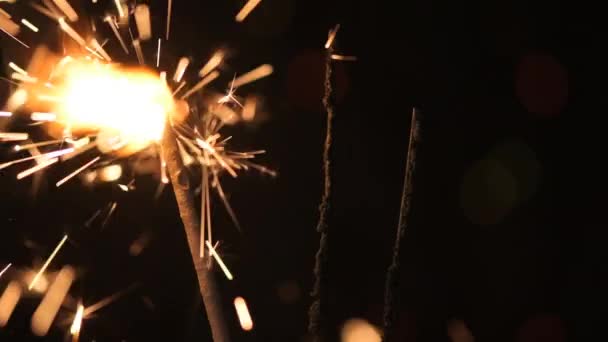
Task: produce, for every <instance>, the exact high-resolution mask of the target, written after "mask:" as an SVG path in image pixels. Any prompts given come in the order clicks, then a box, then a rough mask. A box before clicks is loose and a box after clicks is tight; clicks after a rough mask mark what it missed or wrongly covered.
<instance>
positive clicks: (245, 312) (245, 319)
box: [234, 297, 253, 331]
mask: <svg viewBox="0 0 608 342" xmlns="http://www.w3.org/2000/svg"><path fill="white" fill-rule="evenodd" d="M234 308H235V309H236V314H237V316H238V318H239V323H240V324H241V328H242V329H243V330H245V331H249V330H251V329H253V320H252V319H251V314H250V313H249V309H248V308H247V302H246V301H245V299H244V298H243V297H236V298H235V299H234Z"/></svg>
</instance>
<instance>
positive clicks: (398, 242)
mask: <svg viewBox="0 0 608 342" xmlns="http://www.w3.org/2000/svg"><path fill="white" fill-rule="evenodd" d="M419 119H420V117H419V113H418V111H417V110H416V109H415V108H414V110H413V112H412V123H411V126H410V141H409V146H408V149H407V165H406V167H405V179H404V182H403V194H402V197H401V208H400V210H399V224H398V226H397V237H396V238H395V245H394V247H393V260H392V263H391V265H390V266H389V268H388V270H387V271H386V288H385V293H384V336H383V338H382V340H383V341H384V342H392V341H395V331H394V329H393V326H394V324H395V322H396V321H397V312H398V309H399V297H398V293H399V287H400V284H399V278H400V276H401V263H400V259H401V250H402V249H403V248H402V247H403V243H404V241H405V238H404V237H405V232H406V231H407V228H408V225H410V224H411V213H412V211H411V206H412V195H413V193H414V188H413V185H414V181H413V179H414V174H415V171H416V153H417V148H418V144H419V142H420V120H419Z"/></svg>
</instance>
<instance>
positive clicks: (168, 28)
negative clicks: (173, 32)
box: [165, 0, 173, 40]
mask: <svg viewBox="0 0 608 342" xmlns="http://www.w3.org/2000/svg"><path fill="white" fill-rule="evenodd" d="M171 7H173V0H167V33H166V36H165V39H166V40H169V30H170V29H171Z"/></svg>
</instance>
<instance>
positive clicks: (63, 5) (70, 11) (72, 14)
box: [53, 0, 78, 22]
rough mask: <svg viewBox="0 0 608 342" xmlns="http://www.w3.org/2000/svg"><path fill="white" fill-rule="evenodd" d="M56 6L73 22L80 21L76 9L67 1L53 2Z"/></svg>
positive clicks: (54, 0) (55, 0) (58, 0)
mask: <svg viewBox="0 0 608 342" xmlns="http://www.w3.org/2000/svg"><path fill="white" fill-rule="evenodd" d="M53 2H54V3H55V5H57V7H58V8H59V9H60V10H61V12H63V14H65V16H66V17H68V19H70V21H71V22H75V21H77V20H78V14H77V13H76V11H74V8H73V7H72V6H71V5H70V4H69V3H68V2H67V1H66V0H53Z"/></svg>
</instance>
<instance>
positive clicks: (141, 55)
mask: <svg viewBox="0 0 608 342" xmlns="http://www.w3.org/2000/svg"><path fill="white" fill-rule="evenodd" d="M133 48H134V49H135V54H136V55H137V60H138V61H139V64H140V65H144V64H146V63H145V61H144V52H143V50H142V49H141V43H140V42H139V39H133Z"/></svg>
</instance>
